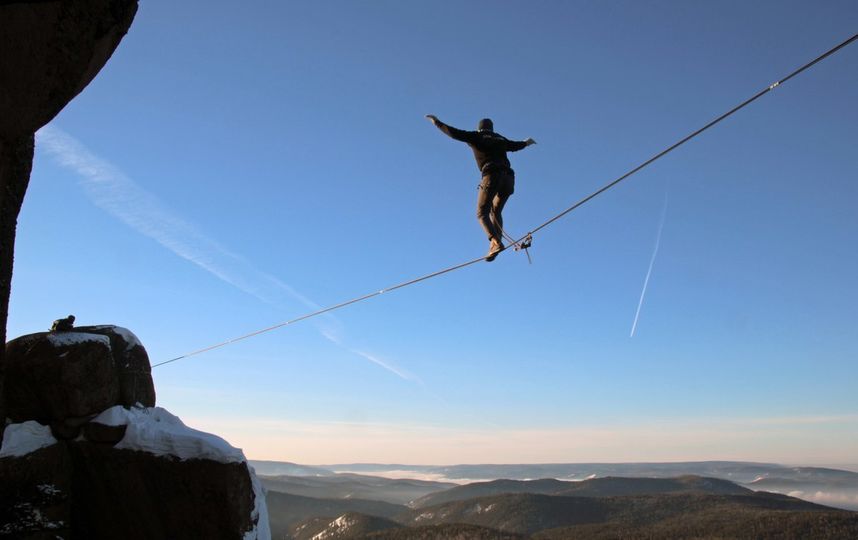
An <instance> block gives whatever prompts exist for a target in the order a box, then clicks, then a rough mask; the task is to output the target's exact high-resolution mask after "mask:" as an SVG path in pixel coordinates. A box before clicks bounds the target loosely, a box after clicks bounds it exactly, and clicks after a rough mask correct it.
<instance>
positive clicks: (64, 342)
mask: <svg viewBox="0 0 858 540" xmlns="http://www.w3.org/2000/svg"><path fill="white" fill-rule="evenodd" d="M47 338H48V341H49V342H50V343H51V345H53V346H54V347H63V346H68V345H77V344H78V343H86V342H88V341H96V342H101V343H103V344H104V346H105V347H107V348H108V349H109V348H110V338H108V337H107V336H102V335H98V334H85V333H83V332H57V333H53V332H52V333H50V334H47Z"/></svg>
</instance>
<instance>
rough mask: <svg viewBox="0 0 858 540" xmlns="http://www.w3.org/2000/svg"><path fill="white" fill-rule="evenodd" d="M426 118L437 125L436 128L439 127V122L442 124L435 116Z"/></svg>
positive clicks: (431, 115)
mask: <svg viewBox="0 0 858 540" xmlns="http://www.w3.org/2000/svg"><path fill="white" fill-rule="evenodd" d="M426 118H428V119H429V121H430V122H432V123H433V124H435V125H436V126H437V125H438V122H440V120H438V117H437V116H435V115H434V114H427V115H426Z"/></svg>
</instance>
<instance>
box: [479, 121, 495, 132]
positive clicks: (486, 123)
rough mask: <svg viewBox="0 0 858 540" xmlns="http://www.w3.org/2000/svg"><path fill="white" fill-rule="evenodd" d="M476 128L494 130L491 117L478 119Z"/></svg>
mask: <svg viewBox="0 0 858 540" xmlns="http://www.w3.org/2000/svg"><path fill="white" fill-rule="evenodd" d="M477 129H478V130H480V131H494V129H495V125H494V124H493V123H492V119H491V118H483V119H482V120H480V123H479V124H477Z"/></svg>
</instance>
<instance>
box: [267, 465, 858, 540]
mask: <svg viewBox="0 0 858 540" xmlns="http://www.w3.org/2000/svg"><path fill="white" fill-rule="evenodd" d="M811 473H813V471H810V472H808V471H807V470H805V471H803V472H802V474H805V475H808V474H809V475H810V476H811V477H813V478H816V477H817V474H816V473H813V474H811ZM797 474H798V473H797ZM826 474H827V473H826ZM826 474H823V476H826ZM265 481H266V484H267V485H268V489H269V492H268V511H269V516H270V521H271V528H272V533H273V538H276V539H284V538H288V539H295V540H329V539H339V538H382V539H385V538H386V539H400V538H403V539H413V538H462V539H470V538H475V539H482V538H501V537H502V538H511V539H519V538H544V539H548V540H552V539H554V538H582V539H583V538H616V537H623V538H626V537H627V538H674V537H695V538H710V537H711V538H716V537H719V535H720V537H725V536H726V537H730V538H734V537H735V538H851V537H854V538H858V513H854V512H847V511H839V510H835V509H833V508H829V507H825V506H821V505H818V504H814V503H811V502H807V501H804V500H800V499H797V498H794V497H789V496H786V495H780V494H776V493H768V492H755V491H753V490H751V489H748V488H746V487H743V486H740V485H738V484H737V483H734V482H730V481H728V480H723V479H718V478H706V477H700V476H694V475H686V476H681V477H676V478H640V477H635V478H621V477H607V478H592V479H589V480H584V481H579V482H570V481H560V480H556V479H551V478H549V479H542V480H530V481H526V480H508V479H502V480H493V481H490V482H475V483H471V484H466V485H457V486H453V487H449V486H447V485H443V484H442V489H440V490H437V491H434V492H431V493H426V494H424V495H423V496H421V497H419V498H416V499H414V500H411V501H410V504H409V505H407V506H406V505H404V504H391V503H390V502H384V501H379V500H369V499H362V498H356V497H353V496H348V497H337V498H323V497H307V496H303V495H297V494H290V493H281V492H278V491H277V489H296V490H308V489H309V490H312V491H314V492H316V493H320V494H321V493H324V492H325V489H330V490H331V491H330V492H331V493H339V494H340V495H342V493H343V492H342V489H343V486H348V489H349V490H351V489H352V488H354V487H355V486H359V487H363V488H364V493H365V494H372V493H379V494H385V495H388V496H392V497H400V499H401V500H404V499H405V498H407V497H404V496H403V494H404V493H406V492H408V493H410V492H411V491H413V490H427V489H430V488H431V487H432V486H433V483H432V482H414V481H407V482H404V483H402V482H401V481H397V480H390V479H385V478H371V477H370V478H367V477H366V476H364V475H354V474H343V475H338V474H332V475H331V476H329V477H323V479H322V480H320V478H319V477H305V478H303V481H302V479H301V477H273V478H267V479H266V480H265ZM758 481H760V480H759V479H758ZM834 533H836V534H834ZM829 534H830V536H827V535H829Z"/></svg>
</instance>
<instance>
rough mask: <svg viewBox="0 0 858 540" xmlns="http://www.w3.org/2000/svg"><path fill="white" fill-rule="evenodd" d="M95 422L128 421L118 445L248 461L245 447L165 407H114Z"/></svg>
mask: <svg viewBox="0 0 858 540" xmlns="http://www.w3.org/2000/svg"><path fill="white" fill-rule="evenodd" d="M92 421H93V422H97V423H99V424H105V425H108V426H121V425H124V424H127V425H128V428H127V429H126V431H125V437H124V438H123V439H122V440H121V441H119V443H118V444H117V445H116V448H126V449H128V450H140V451H143V452H149V453H150V454H155V455H156V456H175V457H177V458H179V459H182V460H185V459H210V460H212V461H219V462H221V463H240V462H244V461H247V460H246V459H245V457H244V454H243V453H242V451H241V450H240V449H238V448H235V447H234V446H231V445H230V444H229V443H228V442H226V441H225V440H223V439H221V438H220V437H218V436H217V435H212V434H211V433H205V432H203V431H197V430H196V429H191V428H189V427H188V426H186V425H185V424H184V423H182V421H181V420H180V419H179V417H178V416H173V415H172V414H170V413H169V412H167V410H166V409H162V408H161V407H146V408H139V407H133V408H131V409H126V408H125V407H123V406H121V405H117V406H115V407H111V408H109V409H107V410H106V411H104V412H103V413H101V414H100V415H98V416H96V417H95V418H94V419H93V420H92Z"/></svg>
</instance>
